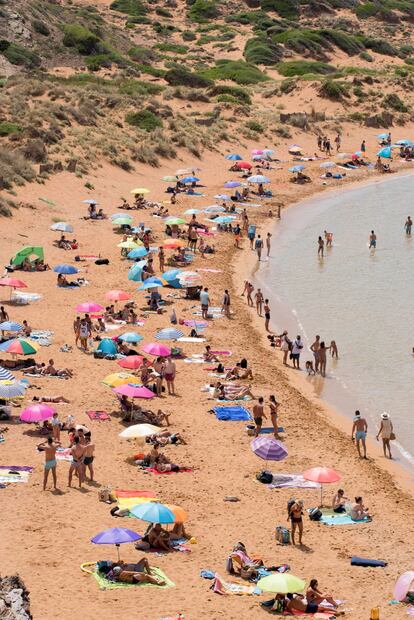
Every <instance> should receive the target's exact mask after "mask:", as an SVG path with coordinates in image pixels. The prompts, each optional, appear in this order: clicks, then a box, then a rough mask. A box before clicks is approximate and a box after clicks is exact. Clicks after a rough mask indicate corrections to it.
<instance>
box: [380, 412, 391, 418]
mask: <svg viewBox="0 0 414 620" xmlns="http://www.w3.org/2000/svg"><path fill="white" fill-rule="evenodd" d="M389 419H390V414H389V413H387V412H386V411H384V413H381V420H389Z"/></svg>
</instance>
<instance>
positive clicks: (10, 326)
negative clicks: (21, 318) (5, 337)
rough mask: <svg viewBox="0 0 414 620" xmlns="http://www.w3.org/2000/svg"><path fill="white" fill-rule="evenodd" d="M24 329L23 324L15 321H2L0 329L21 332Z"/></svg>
mask: <svg viewBox="0 0 414 620" xmlns="http://www.w3.org/2000/svg"><path fill="white" fill-rule="evenodd" d="M22 329H23V325H20V323H15V322H14V321H3V323H0V331H2V332H20V331H21V330H22ZM0 379H1V377H0Z"/></svg>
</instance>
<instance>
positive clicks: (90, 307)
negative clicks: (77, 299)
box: [75, 301, 103, 312]
mask: <svg viewBox="0 0 414 620" xmlns="http://www.w3.org/2000/svg"><path fill="white" fill-rule="evenodd" d="M75 310H76V312H100V311H101V310H103V306H100V305H99V304H97V303H96V302H95V301H85V302H84V303H83V304H78V305H77V306H76V308H75Z"/></svg>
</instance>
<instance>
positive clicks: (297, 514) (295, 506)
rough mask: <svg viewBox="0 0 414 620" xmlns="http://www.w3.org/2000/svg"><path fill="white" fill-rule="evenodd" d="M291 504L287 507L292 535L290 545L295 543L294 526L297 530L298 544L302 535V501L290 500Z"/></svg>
mask: <svg viewBox="0 0 414 620" xmlns="http://www.w3.org/2000/svg"><path fill="white" fill-rule="evenodd" d="M292 502H293V503H292V504H290V507H289V514H288V518H287V520H288V521H289V520H290V523H291V526H292V527H291V536H292V545H295V544H296V543H295V533H296V528H297V529H298V530H299V545H301V544H302V535H303V519H302V515H303V501H302V500H299V501H296V500H292Z"/></svg>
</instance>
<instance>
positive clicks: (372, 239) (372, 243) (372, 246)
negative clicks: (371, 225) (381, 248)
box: [369, 230, 377, 250]
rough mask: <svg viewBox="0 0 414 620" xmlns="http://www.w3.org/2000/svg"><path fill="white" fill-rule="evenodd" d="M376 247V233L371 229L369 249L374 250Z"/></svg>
mask: <svg viewBox="0 0 414 620" xmlns="http://www.w3.org/2000/svg"><path fill="white" fill-rule="evenodd" d="M376 247H377V235H376V234H375V232H374V231H373V230H371V234H370V236H369V249H370V250H371V249H373V250H375V248H376Z"/></svg>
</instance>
